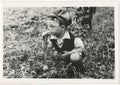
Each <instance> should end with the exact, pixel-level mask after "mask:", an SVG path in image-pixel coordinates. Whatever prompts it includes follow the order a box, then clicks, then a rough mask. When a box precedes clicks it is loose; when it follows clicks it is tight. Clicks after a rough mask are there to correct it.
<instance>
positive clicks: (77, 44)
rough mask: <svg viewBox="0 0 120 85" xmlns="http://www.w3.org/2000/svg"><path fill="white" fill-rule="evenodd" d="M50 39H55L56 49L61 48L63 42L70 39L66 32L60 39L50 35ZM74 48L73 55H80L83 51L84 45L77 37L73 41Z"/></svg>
mask: <svg viewBox="0 0 120 85" xmlns="http://www.w3.org/2000/svg"><path fill="white" fill-rule="evenodd" d="M50 39H56V40H57V45H58V47H60V48H61V47H62V45H63V40H64V39H70V35H69V32H68V31H66V32H65V34H64V35H63V37H62V38H57V37H56V36H53V35H51V37H50ZM50 44H52V43H51V42H50V43H49V45H50ZM74 46H75V48H74V49H73V51H74V52H75V53H80V54H81V52H82V51H83V50H84V44H83V42H82V40H81V39H80V38H78V37H76V38H75V40H74Z"/></svg>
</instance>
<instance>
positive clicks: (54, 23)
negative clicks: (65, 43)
mask: <svg viewBox="0 0 120 85" xmlns="http://www.w3.org/2000/svg"><path fill="white" fill-rule="evenodd" d="M48 17H49V18H50V19H49V23H48V27H49V29H50V30H51V33H52V34H54V35H59V34H61V33H63V32H64V31H65V30H66V29H67V26H68V25H70V24H71V23H72V20H71V17H70V15H69V13H68V12H66V11H62V10H59V11H57V12H54V15H51V16H48Z"/></svg>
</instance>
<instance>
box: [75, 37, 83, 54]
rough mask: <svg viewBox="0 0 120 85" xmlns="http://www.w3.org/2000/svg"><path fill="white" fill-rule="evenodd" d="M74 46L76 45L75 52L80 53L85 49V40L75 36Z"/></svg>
mask: <svg viewBox="0 0 120 85" xmlns="http://www.w3.org/2000/svg"><path fill="white" fill-rule="evenodd" d="M74 46H75V49H73V52H74V53H79V54H81V53H82V51H83V50H84V43H83V41H82V40H81V39H80V38H78V37H77V38H75V40H74Z"/></svg>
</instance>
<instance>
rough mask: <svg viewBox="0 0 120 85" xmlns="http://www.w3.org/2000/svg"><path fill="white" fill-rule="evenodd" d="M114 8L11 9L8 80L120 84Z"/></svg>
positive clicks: (6, 38)
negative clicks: (35, 79)
mask: <svg viewBox="0 0 120 85" xmlns="http://www.w3.org/2000/svg"><path fill="white" fill-rule="evenodd" d="M114 26H115V25H114V7H97V6H96V7H92V6H91V7H90V6H84V7H81V6H79V7H78V6H76V7H72V6H71V7H8V8H7V7H6V8H4V9H3V77H4V78H6V79H11V78H12V79H13V78H31V79H33V78H37V79H51V78H52V79H58V78H59V79H115V27H114Z"/></svg>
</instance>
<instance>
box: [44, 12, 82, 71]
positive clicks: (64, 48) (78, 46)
mask: <svg viewBox="0 0 120 85" xmlns="http://www.w3.org/2000/svg"><path fill="white" fill-rule="evenodd" d="M48 17H49V18H50V19H51V20H49V23H48V27H49V29H50V31H47V32H45V33H43V35H42V37H43V43H42V48H43V50H44V51H45V50H46V49H47V45H48V39H49V40H50V42H51V44H52V46H53V47H54V48H55V50H54V52H53V56H54V57H58V56H60V57H61V58H62V59H63V60H66V61H67V62H72V64H73V65H74V66H75V67H76V69H78V70H79V71H81V73H83V72H84V67H83V64H82V52H83V50H84V44H83V42H82V40H81V39H80V38H78V37H74V36H73V34H72V33H70V32H69V31H68V28H67V26H68V25H70V24H71V23H72V20H71V17H70V15H69V13H68V12H66V11H62V10H59V11H57V12H55V13H54V15H51V16H48Z"/></svg>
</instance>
